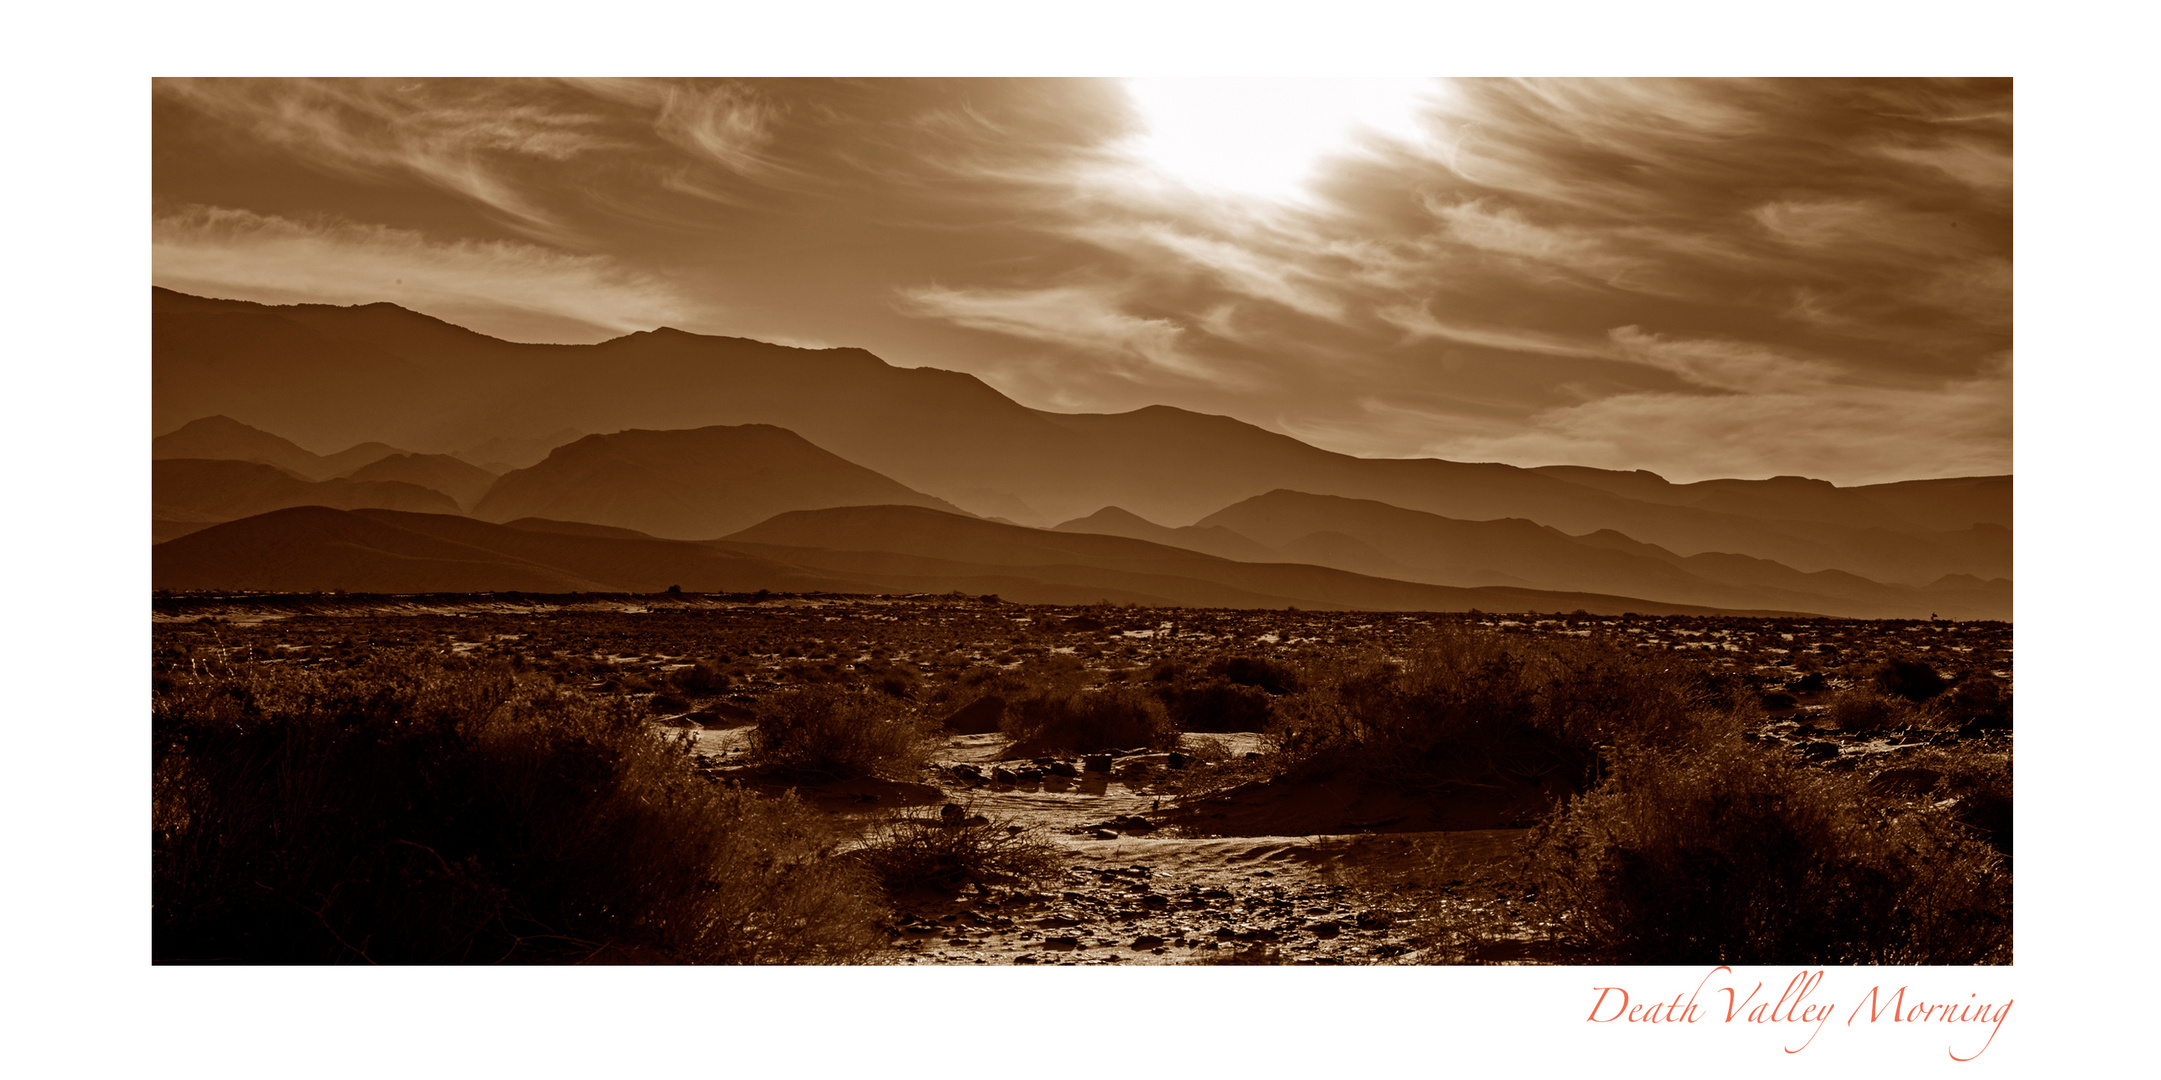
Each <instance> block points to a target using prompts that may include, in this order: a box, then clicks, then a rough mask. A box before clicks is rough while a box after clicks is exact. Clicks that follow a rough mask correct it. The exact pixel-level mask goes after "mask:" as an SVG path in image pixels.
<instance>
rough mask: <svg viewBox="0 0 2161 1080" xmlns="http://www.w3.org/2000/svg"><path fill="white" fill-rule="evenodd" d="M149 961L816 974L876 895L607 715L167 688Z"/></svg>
mask: <svg viewBox="0 0 2161 1080" xmlns="http://www.w3.org/2000/svg"><path fill="white" fill-rule="evenodd" d="M152 718H153V719H152V728H153V733H154V738H155V742H154V746H155V752H154V771H153V787H152V815H153V829H154V834H153V835H154V839H153V846H152V924H153V939H152V949H153V955H154V956H155V957H156V958H157V959H159V960H165V961H196V962H203V961H225V962H245V963H352V962H368V963H500V962H541V963H546V962H592V961H620V960H643V961H662V962H670V961H673V962H692V963H796V962H831V961H842V960H849V959H853V958H856V957H858V956H860V955H862V953H863V952H864V950H865V949H867V948H869V947H870V946H871V945H872V944H873V943H874V941H875V938H874V936H873V924H874V922H875V920H876V918H877V917H878V916H879V914H880V905H879V904H878V902H877V900H876V891H875V888H874V887H873V886H872V885H871V884H870V883H869V881H868V880H867V878H866V877H865V876H864V875H862V874H861V873H860V871H859V870H857V869H855V868H853V867H850V866H847V865H845V864H843V863H839V862H836V861H834V860H831V859H829V858H825V857H824V856H825V855H827V854H828V853H830V851H831V850H832V849H833V847H834V845H835V843H836V842H837V838H836V837H835V836H833V835H832V834H831V833H830V832H829V831H828V826H827V825H826V824H825V819H824V818H823V817H822V816H821V815H819V814H817V813H815V812H814V811H812V810H810V809H808V808H806V807H804V806H803V805H801V804H800V803H798V802H796V801H794V800H792V799H780V800H774V799H768V798H762V797H759V796H755V795H752V794H748V793H745V792H742V791H738V790H734V789H728V788H722V787H719V786H716V785H714V784H712V783H710V782H709V781H706V780H704V779H703V778H701V777H700V776H698V775H697V774H696V772H695V771H693V769H692V766H691V760H690V756H689V749H688V746H687V744H685V743H683V742H680V741H676V740H673V739H671V738H669V737H667V736H665V735H663V734H661V733H658V732H656V731H654V730H653V728H652V727H651V726H650V725H649V724H648V723H647V722H646V721H645V718H644V715H643V713H642V712H641V711H639V710H637V709H635V708H632V707H631V705H630V704H629V703H627V702H621V701H615V702H609V701H601V700H596V699H593V698H589V697H586V696H584V695H582V694H577V693H571V692H566V691H564V690H563V689H561V688H560V687H557V686H555V685H554V684H552V683H549V682H546V681H545V680H538V679H526V680H518V679H514V678H513V677H512V676H511V674H510V672H509V671H508V669H507V668H505V667H503V666H501V665H494V666H465V665H460V664H456V663H445V662H442V661H440V660H435V659H430V658H427V657H424V656H416V655H387V656H378V657H377V658H376V659H375V660H373V661H371V662H370V663H368V664H367V665H364V666H361V667H359V668H355V669H351V670H343V671H323V670H316V669H294V668H292V667H290V666H285V665H279V666H275V667H270V668H248V667H243V668H237V669H225V670H219V671H208V672H202V673H192V672H191V673H184V674H174V675H170V676H164V677H161V678H160V680H159V682H158V685H157V686H156V687H155V698H154V704H153V712H152Z"/></svg>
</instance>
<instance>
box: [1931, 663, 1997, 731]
mask: <svg viewBox="0 0 2161 1080" xmlns="http://www.w3.org/2000/svg"><path fill="white" fill-rule="evenodd" d="M1940 704H1941V707H1942V709H1943V715H1944V719H1945V720H1946V721H1948V722H1949V723H1953V724H1957V725H1959V726H1961V727H1963V726H1966V725H1969V724H1970V725H1973V726H1974V727H1979V728H2008V727H2010V726H2011V691H2009V690H2007V689H2005V688H2004V685H2003V682H2002V681H2001V680H1999V679H1997V678H1995V677H1994V676H1990V675H1977V676H1969V677H1967V678H1965V679H1961V680H1959V683H1958V685H1957V686H1954V687H1952V688H1951V692H1950V693H1949V694H1946V695H1945V696H1944V697H1943V698H1942V699H1941V702H1940Z"/></svg>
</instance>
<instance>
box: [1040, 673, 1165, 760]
mask: <svg viewBox="0 0 2161 1080" xmlns="http://www.w3.org/2000/svg"><path fill="white" fill-rule="evenodd" d="M1000 724H1001V727H1002V728H1003V730H1004V731H1005V732H1006V734H1008V735H1011V736H1013V742H1014V746H1013V750H1012V752H1013V753H1015V754H1041V753H1054V752H1075V751H1084V750H1114V749H1119V750H1122V749H1128V748H1133V747H1142V746H1145V747H1151V748H1154V749H1169V748H1172V747H1175V746H1177V745H1178V728H1177V726H1176V725H1175V724H1173V723H1171V718H1170V714H1169V713H1167V712H1165V711H1164V708H1163V704H1162V702H1159V701H1157V700H1156V699H1155V697H1154V695H1151V694H1148V693H1146V692H1144V691H1141V690H1138V689H1135V688H1132V687H1127V686H1110V687H1105V688H1103V689H1100V690H1075V691H1064V690H1051V691H1046V692H1043V693H1038V694H1035V695H1032V696H1029V697H1025V698H1021V699H1019V700H1017V701H1013V702H1010V703H1009V704H1008V705H1007V707H1006V711H1005V718H1004V719H1003V720H1002V721H1001V722H1000Z"/></svg>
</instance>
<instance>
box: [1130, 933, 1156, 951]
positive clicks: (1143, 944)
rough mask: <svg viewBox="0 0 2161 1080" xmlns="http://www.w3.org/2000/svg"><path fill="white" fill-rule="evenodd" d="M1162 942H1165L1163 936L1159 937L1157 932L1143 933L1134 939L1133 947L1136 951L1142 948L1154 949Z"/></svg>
mask: <svg viewBox="0 0 2161 1080" xmlns="http://www.w3.org/2000/svg"><path fill="white" fill-rule="evenodd" d="M1161 944H1163V939H1162V938H1161V937H1158V936H1156V935H1155V934H1142V935H1141V936H1139V937H1137V938H1134V939H1133V945H1132V948H1133V950H1134V951H1136V952H1138V951H1140V950H1142V949H1153V948H1155V947H1156V946H1158V945H1161Z"/></svg>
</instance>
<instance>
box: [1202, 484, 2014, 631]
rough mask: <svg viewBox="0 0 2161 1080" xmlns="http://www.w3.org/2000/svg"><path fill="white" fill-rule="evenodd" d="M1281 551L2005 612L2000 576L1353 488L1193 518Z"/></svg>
mask: <svg viewBox="0 0 2161 1080" xmlns="http://www.w3.org/2000/svg"><path fill="white" fill-rule="evenodd" d="M1201 524H1202V526H1204V527H1214V528H1219V529H1223V530H1225V531H1233V532H1234V533H1235V534H1236V535H1240V536H1246V537H1251V538H1252V539H1253V540H1255V541H1258V542H1259V543H1263V544H1267V545H1269V546H1270V547H1272V548H1274V549H1275V550H1277V551H1279V552H1281V553H1282V555H1281V557H1283V558H1288V559H1296V560H1298V561H1302V562H1311V563H1316V564H1319V565H1322V566H1334V567H1338V568H1341V569H1344V570H1351V571H1355V572H1358V573H1363V574H1372V575H1376V576H1381V577H1391V578H1400V579H1403V580H1408V581H1424V582H1431V583H1435V584H1445V585H1535V586H1536V587H1539V588H1547V589H1581V590H1586V591H1593V592H1602V593H1618V594H1621V595H1627V596H1642V597H1648V598H1651V599H1657V600H1663V601H1668V602H1673V603H1689V604H1704V605H1710V606H1715V607H1724V608H1787V609H1798V610H1805V611H1815V612H1821V613H1824V614H1834V615H1843V616H1849V617H1854V618H1926V617H1928V616H1929V615H1931V614H1941V615H1944V616H1946V617H1950V618H1996V619H2008V618H2010V612H2011V596H2010V587H2009V582H1999V583H1998V584H1997V585H1996V586H1990V585H1987V584H1986V583H1982V582H1978V581H1976V582H1975V583H1974V584H1973V585H1972V586H1960V585H1953V586H1943V587H1937V586H1931V587H1928V588H1914V587H1908V586H1895V585H1885V584H1882V583H1879V582H1875V581H1871V580H1868V579H1866V578H1862V577H1859V576H1857V575H1853V574H1848V573H1845V572H1843V571H1836V570H1825V571H1817V572H1815V573H1803V572H1801V571H1799V570H1795V569H1793V568H1792V567H1789V566H1785V565H1782V564H1780V563H1777V562H1773V561H1770V560H1765V559H1755V558H1751V557H1748V556H1744V555H1730V554H1715V553H1710V554H1700V555H1694V556H1688V557H1683V556H1679V555H1676V554H1674V553H1673V552H1670V551H1667V550H1665V549H1664V548H1661V547H1658V546H1656V545H1653V544H1644V543H1640V542H1638V541H1635V540H1632V539H1629V538H1627V537H1625V536H1623V535H1621V534H1619V533H1614V532H1611V531H1606V532H1601V533H1596V534H1591V535H1590V536H1586V537H1573V536H1569V535H1567V534H1566V533H1563V532H1561V531H1560V530H1558V529H1553V528H1550V527H1547V526H1544V525H1539V524H1537V523H1536V522H1531V521H1525V520H1522V519H1520V518H1509V519H1501V520H1496V521H1457V520H1454V519H1450V518H1444V517H1440V516H1437V515H1433V514H1427V513H1423V512H1420V511H1416V510H1406V509H1403V508H1401V507H1396V506H1390V505H1388V504H1386V503H1380V502H1373V501H1370V500H1363V499H1345V498H1341V497H1337V496H1329V495H1312V494H1308V493H1304V492H1296V491H1275V492H1270V493H1269V494H1267V495H1262V496H1258V497H1255V498H1252V499H1247V500H1245V501H1243V502H1240V503H1237V504H1235V505H1233V506H1230V507H1226V508H1225V509H1223V510H1221V511H1218V512H1217V513H1215V514H1211V515H1209V516H1208V517H1206V518H1204V519H1202V522H1201Z"/></svg>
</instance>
